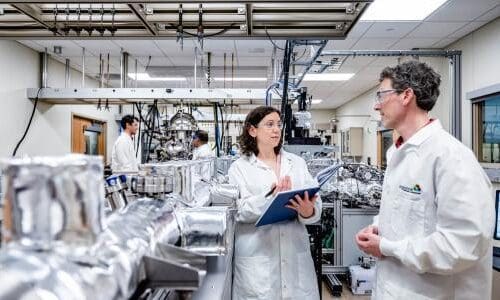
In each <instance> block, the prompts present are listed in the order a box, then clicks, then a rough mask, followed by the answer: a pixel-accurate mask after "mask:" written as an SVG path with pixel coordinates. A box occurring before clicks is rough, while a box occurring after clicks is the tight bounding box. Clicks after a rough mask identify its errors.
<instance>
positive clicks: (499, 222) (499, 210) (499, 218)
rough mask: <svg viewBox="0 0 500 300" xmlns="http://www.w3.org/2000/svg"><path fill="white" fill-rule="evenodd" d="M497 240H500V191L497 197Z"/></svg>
mask: <svg viewBox="0 0 500 300" xmlns="http://www.w3.org/2000/svg"><path fill="white" fill-rule="evenodd" d="M493 238H494V239H495V240H500V190H497V192H496V197H495V233H494V235H493Z"/></svg>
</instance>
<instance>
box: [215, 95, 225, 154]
mask: <svg viewBox="0 0 500 300" xmlns="http://www.w3.org/2000/svg"><path fill="white" fill-rule="evenodd" d="M217 107H218V108H219V111H220V121H221V137H220V142H219V149H222V151H224V149H223V146H224V133H225V130H224V112H223V111H222V106H221V105H220V104H218V103H217Z"/></svg>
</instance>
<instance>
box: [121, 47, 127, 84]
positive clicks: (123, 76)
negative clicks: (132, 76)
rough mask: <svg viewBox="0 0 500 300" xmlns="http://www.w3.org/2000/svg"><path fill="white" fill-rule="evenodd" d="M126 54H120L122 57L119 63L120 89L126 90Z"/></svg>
mask: <svg viewBox="0 0 500 300" xmlns="http://www.w3.org/2000/svg"><path fill="white" fill-rule="evenodd" d="M127 76H128V53H127V52H122V57H121V61H120V80H121V84H120V87H122V88H126V87H127V81H128V77H127Z"/></svg>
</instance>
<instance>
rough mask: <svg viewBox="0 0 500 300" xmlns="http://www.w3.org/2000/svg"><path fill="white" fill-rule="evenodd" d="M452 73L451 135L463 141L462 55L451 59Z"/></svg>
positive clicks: (458, 54)
mask: <svg viewBox="0 0 500 300" xmlns="http://www.w3.org/2000/svg"><path fill="white" fill-rule="evenodd" d="M450 73H451V75H452V76H451V77H450V78H451V84H452V89H451V92H452V98H451V99H452V101H451V133H452V134H453V136H454V137H455V138H457V139H458V140H462V122H461V120H462V55H461V54H460V53H457V54H454V55H453V56H452V57H451V58H450Z"/></svg>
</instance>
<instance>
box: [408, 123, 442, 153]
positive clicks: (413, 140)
mask: <svg viewBox="0 0 500 300" xmlns="http://www.w3.org/2000/svg"><path fill="white" fill-rule="evenodd" d="M441 129H443V126H442V125H441V122H439V120H438V119H435V120H433V121H432V122H431V123H429V124H427V125H426V126H424V127H422V128H421V129H420V130H419V131H417V132H416V133H415V134H414V135H413V136H412V137H410V138H409V139H408V140H407V141H405V142H404V144H403V145H401V148H404V147H405V145H413V146H417V147H418V146H420V145H421V144H422V143H423V142H425V140H427V139H428V138H429V137H431V136H432V135H433V134H434V133H435V132H436V131H438V130H441Z"/></svg>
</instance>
